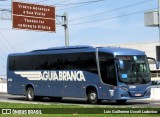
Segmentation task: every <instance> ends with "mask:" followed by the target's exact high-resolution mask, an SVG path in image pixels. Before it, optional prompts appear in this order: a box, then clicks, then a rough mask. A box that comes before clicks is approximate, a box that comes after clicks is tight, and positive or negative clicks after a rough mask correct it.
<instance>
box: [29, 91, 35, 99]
mask: <svg viewBox="0 0 160 117" xmlns="http://www.w3.org/2000/svg"><path fill="white" fill-rule="evenodd" d="M33 95H34V94H33V91H32V90H29V91H28V98H29V99H32V98H33Z"/></svg>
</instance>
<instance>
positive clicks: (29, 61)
mask: <svg viewBox="0 0 160 117" xmlns="http://www.w3.org/2000/svg"><path fill="white" fill-rule="evenodd" d="M9 69H10V70H84V71H89V72H93V73H97V66H96V60H95V53H70V54H52V55H34V56H21V57H19V56H12V57H9Z"/></svg>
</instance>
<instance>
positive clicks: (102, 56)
mask: <svg viewBox="0 0 160 117" xmlns="http://www.w3.org/2000/svg"><path fill="white" fill-rule="evenodd" d="M112 58H113V56H112V55H110V54H107V53H99V64H100V72H101V79H102V81H103V83H105V84H109V85H115V86H116V85H117V79H116V71H115V63H114V59H112Z"/></svg>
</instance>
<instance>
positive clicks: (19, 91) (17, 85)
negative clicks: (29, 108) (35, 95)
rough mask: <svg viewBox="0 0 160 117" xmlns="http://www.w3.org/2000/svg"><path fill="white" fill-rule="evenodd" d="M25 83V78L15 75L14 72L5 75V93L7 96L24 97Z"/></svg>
mask: <svg viewBox="0 0 160 117" xmlns="http://www.w3.org/2000/svg"><path fill="white" fill-rule="evenodd" d="M25 82H27V80H26V79H25V78H22V77H20V76H18V75H16V74H15V73H14V72H8V74H7V91H8V93H9V94H14V95H25V93H26V91H25V86H24V83H25Z"/></svg>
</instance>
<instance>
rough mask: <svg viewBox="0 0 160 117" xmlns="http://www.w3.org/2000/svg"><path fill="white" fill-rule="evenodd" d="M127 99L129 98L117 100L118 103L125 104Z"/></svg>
mask: <svg viewBox="0 0 160 117" xmlns="http://www.w3.org/2000/svg"><path fill="white" fill-rule="evenodd" d="M126 101H127V100H116V102H117V103H118V104H124V103H126Z"/></svg>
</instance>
